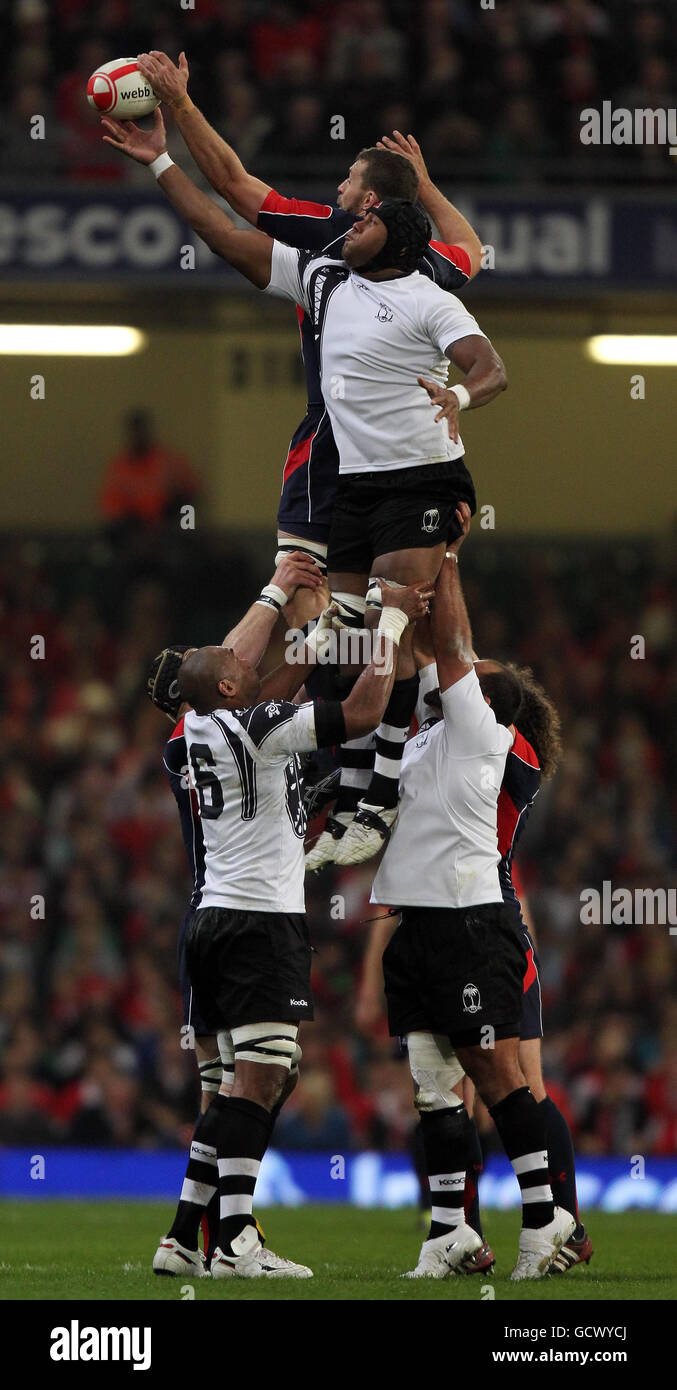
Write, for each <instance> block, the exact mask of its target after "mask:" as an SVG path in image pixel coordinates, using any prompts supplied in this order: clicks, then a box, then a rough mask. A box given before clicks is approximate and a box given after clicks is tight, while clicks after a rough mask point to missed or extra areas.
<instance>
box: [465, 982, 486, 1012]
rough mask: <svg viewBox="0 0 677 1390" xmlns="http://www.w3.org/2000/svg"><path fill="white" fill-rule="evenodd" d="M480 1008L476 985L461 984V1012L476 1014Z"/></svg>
mask: <svg viewBox="0 0 677 1390" xmlns="http://www.w3.org/2000/svg"><path fill="white" fill-rule="evenodd" d="M481 1008H482V1000H481V998H480V992H479V990H478V988H477V985H464V986H463V1012H464V1014H478V1013H479V1012H480V1010H481Z"/></svg>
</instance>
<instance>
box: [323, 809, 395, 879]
mask: <svg viewBox="0 0 677 1390" xmlns="http://www.w3.org/2000/svg"><path fill="white" fill-rule="evenodd" d="M398 811H399V806H393V807H391V808H389V809H388V810H385V809H384V808H383V807H382V806H362V805H360V806H358V808H357V811H356V812H355V815H354V817H353V819H352V820H351V822H350V825H349V826H348V829H347V830H346V832H345V835H342V836H341V839H340V840H339V842H338V845H337V846H336V852H335V854H334V863H335V864H341V865H344V866H345V865H346V864H364V863H365V862H366V860H367V859H373V858H374V855H375V854H379V853H380V851H381V850H382V849H383V848H384V846H385V845H387V843H388V841H389V839H390V832H391V830H392V828H393V826H394V824H395V821H396V820H397V813H398Z"/></svg>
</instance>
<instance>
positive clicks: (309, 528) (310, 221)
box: [257, 189, 471, 540]
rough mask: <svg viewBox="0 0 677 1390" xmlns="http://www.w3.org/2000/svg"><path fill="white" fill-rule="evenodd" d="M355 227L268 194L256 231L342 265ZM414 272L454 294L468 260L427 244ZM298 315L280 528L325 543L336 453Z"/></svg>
mask: <svg viewBox="0 0 677 1390" xmlns="http://www.w3.org/2000/svg"><path fill="white" fill-rule="evenodd" d="M355 221H356V218H355V214H354V213H352V212H345V211H344V209H343V208H339V207H335V206H334V205H332V204H330V203H312V202H306V201H303V200H302V199H299V198H283V197H282V195H281V194H280V193H276V192H275V190H274V189H271V191H270V193H269V194H268V195H267V197H266V198H265V199H264V201H263V203H262V204H261V207H260V209H259V214H258V221H257V226H258V227H259V228H260V229H261V231H263V232H267V233H268V235H269V236H272V237H275V239H276V240H277V241H283V242H285V243H286V244H287V245H288V246H295V247H297V248H298V249H299V250H301V251H325V252H327V254H331V255H332V256H336V258H337V259H340V257H341V254H342V250H343V240H344V237H345V235H346V233H347V232H349V231H350V228H351V227H352V226H353V223H354V222H355ZM418 269H419V271H420V272H421V274H422V275H427V276H428V279H429V280H433V281H434V283H435V284H436V285H439V286H440V287H441V288H442V289H443V290H448V291H449V292H450V293H454V294H458V293H459V292H460V291H461V290H462V289H463V287H464V286H465V285H467V283H468V281H469V279H470V271H471V266H470V257H469V256H468V253H467V251H464V250H463V247H462V246H448V245H447V244H446V243H445V242H442V241H431V242H430V244H429V246H428V250H427V251H426V253H425V256H423V257H422V259H421V260H420V261H419V264H418ZM296 313H297V318H298V324H299V333H300V335H301V356H302V358H303V366H304V370H305V374H306V394H307V400H308V404H307V407H306V415H305V418H304V419H303V420H302V421H301V423H300V425H299V427H298V429H297V430H296V432H295V434H294V436H293V438H292V441H291V444H290V446H289V452H288V454H287V458H286V462H285V465H284V471H283V476H282V502H281V506H280V511H279V513H278V525H279V527H280V529H281V530H283V531H285V530H289V531H291V532H292V534H297V533H298V534H300V535H302V536H308V537H309V538H310V539H313V538H315V539H318V540H326V538H327V537H326V535H325V534H324V533H325V531H326V532H327V533H328V529H329V522H330V519H331V505H332V501H333V496H334V492H335V490H336V484H337V481H338V463H339V459H338V450H337V448H336V444H335V442H334V435H333V433H332V429H331V425H330V423H329V417H328V415H327V414H326V412H325V409H324V401H323V398H322V390H321V387H320V364H319V359H318V354H317V348H316V345H315V335H314V330H313V325H312V322H311V321H310V319H309V318H308V316H307V314H305V313H304V311H303V309H301V308H300V306H298V305H297V309H296ZM295 475H296V476H295Z"/></svg>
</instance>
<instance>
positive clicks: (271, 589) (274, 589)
mask: <svg viewBox="0 0 677 1390" xmlns="http://www.w3.org/2000/svg"><path fill="white" fill-rule="evenodd" d="M256 602H257V603H262V604H264V605H265V607H267V608H276V609H277V611H278V613H281V612H282V609H283V608H284V606H285V604H286V603H288V602H289V598H288V596H287V594H285V591H284V589H281V588H280V586H279V584H266V585H265V587H264V588H263V589H262V590H261V593H260V594H259V597H258V598H257V600H256Z"/></svg>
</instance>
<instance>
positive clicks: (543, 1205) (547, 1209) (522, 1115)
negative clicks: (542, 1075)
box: [489, 1086, 555, 1229]
mask: <svg viewBox="0 0 677 1390" xmlns="http://www.w3.org/2000/svg"><path fill="white" fill-rule="evenodd" d="M489 1114H490V1115H491V1117H492V1119H493V1121H494V1124H495V1125H496V1128H497V1130H498V1133H499V1135H500V1137H501V1143H502V1144H503V1148H504V1149H505V1151H506V1153H507V1155H508V1158H509V1159H510V1162H511V1163H512V1166H513V1169H514V1172H515V1177H516V1178H517V1181H518V1183H519V1185H520V1191H521V1193H522V1225H523V1226H526V1227H528V1228H530V1229H535V1228H536V1227H538V1226H547V1225H548V1224H549V1223H550V1222H551V1221H552V1219H553V1217H554V1214H555V1206H554V1202H553V1196H552V1188H551V1186H550V1181H549V1177H548V1149H547V1144H546V1137H545V1117H544V1115H543V1111H542V1110H541V1107H540V1106H539V1105H538V1103H537V1101H536V1100H535V1099H534V1097H533V1096H532V1094H531V1091H530V1090H529V1087H528V1086H520V1087H519V1089H518V1090H517V1091H511V1093H510V1095H509V1096H506V1097H505V1099H504V1100H500V1101H499V1102H498V1104H497V1105H492V1106H490V1108H489Z"/></svg>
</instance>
